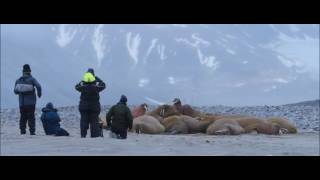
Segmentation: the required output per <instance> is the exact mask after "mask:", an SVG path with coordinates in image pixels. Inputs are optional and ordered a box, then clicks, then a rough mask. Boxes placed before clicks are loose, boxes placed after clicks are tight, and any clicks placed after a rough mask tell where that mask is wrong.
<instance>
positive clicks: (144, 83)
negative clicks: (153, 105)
mask: <svg viewBox="0 0 320 180" xmlns="http://www.w3.org/2000/svg"><path fill="white" fill-rule="evenodd" d="M149 82H150V80H149V79H147V78H142V79H140V80H139V84H138V86H139V87H144V86H146V85H147V84H149Z"/></svg>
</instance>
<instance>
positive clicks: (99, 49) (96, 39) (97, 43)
mask: <svg viewBox="0 0 320 180" xmlns="http://www.w3.org/2000/svg"><path fill="white" fill-rule="evenodd" d="M102 28H103V24H100V25H98V26H97V27H96V28H95V30H94V33H93V37H92V45H93V48H94V50H95V51H96V54H97V60H98V67H100V66H101V62H102V59H103V58H104V55H105V54H104V51H105V49H106V45H105V42H104V39H105V36H104V34H103V31H102Z"/></svg>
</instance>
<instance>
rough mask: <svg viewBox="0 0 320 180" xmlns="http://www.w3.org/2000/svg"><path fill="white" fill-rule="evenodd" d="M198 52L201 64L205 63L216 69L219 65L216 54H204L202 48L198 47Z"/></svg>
mask: <svg viewBox="0 0 320 180" xmlns="http://www.w3.org/2000/svg"><path fill="white" fill-rule="evenodd" d="M197 53H198V58H199V60H200V64H202V65H205V66H207V67H209V68H211V69H212V70H216V69H217V68H218V67H219V62H218V61H216V58H215V57H214V56H204V55H203V54H202V52H201V50H200V49H197Z"/></svg>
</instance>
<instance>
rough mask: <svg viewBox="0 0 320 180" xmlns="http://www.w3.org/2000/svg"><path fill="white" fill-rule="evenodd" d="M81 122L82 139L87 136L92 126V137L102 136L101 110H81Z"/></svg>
mask: <svg viewBox="0 0 320 180" xmlns="http://www.w3.org/2000/svg"><path fill="white" fill-rule="evenodd" d="M80 114H81V120H80V129H81V137H86V136H87V131H88V129H89V125H90V133H91V137H99V136H101V128H100V125H99V120H98V118H99V114H100V108H99V110H97V109H80Z"/></svg>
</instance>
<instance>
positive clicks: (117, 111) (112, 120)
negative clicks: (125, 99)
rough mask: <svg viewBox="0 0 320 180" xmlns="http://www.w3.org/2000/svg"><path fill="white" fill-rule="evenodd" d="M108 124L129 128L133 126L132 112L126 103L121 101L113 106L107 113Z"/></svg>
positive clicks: (118, 127)
mask: <svg viewBox="0 0 320 180" xmlns="http://www.w3.org/2000/svg"><path fill="white" fill-rule="evenodd" d="M106 120H107V124H108V126H111V127H115V128H116V129H123V130H127V129H128V128H129V129H131V128H132V120H133V118H132V114H131V111H130V109H129V108H128V106H127V105H126V104H125V103H121V102H119V103H118V104H116V105H114V106H112V107H111V109H110V110H109V112H108V113H107V115H106Z"/></svg>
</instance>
